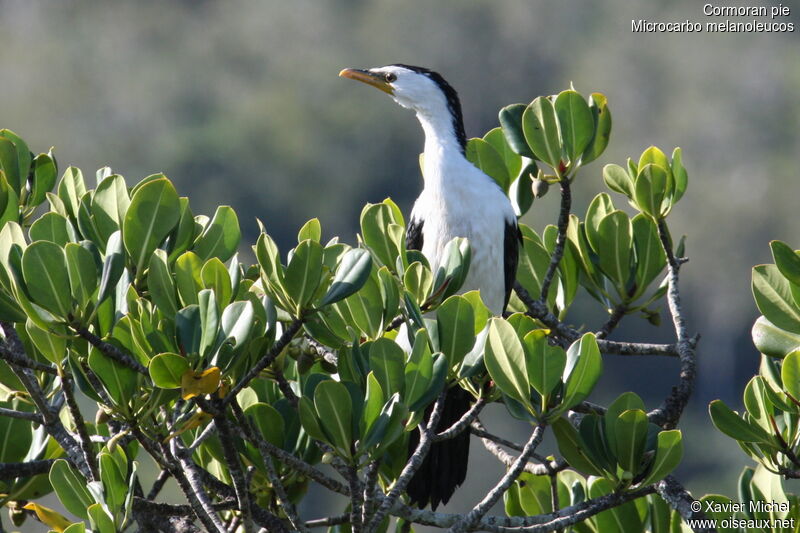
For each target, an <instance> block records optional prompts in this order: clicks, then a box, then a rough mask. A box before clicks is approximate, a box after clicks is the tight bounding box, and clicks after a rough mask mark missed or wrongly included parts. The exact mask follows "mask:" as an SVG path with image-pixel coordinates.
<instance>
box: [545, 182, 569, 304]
mask: <svg viewBox="0 0 800 533" xmlns="http://www.w3.org/2000/svg"><path fill="white" fill-rule="evenodd" d="M560 183H561V210H560V212H559V214H558V236H557V237H556V247H555V249H554V250H553V255H552V256H551V257H550V265H548V267H547V272H546V273H545V275H544V278H543V280H542V292H541V296H540V297H539V301H540V302H541V303H542V304H544V305H547V295H548V293H549V292H550V285H551V284H552V283H553V278H554V277H555V275H556V270H557V269H558V265H559V263H561V259H562V258H563V257H564V247H565V246H566V244H567V227H568V226H569V212H570V209H571V208H572V191H571V190H570V184H569V179H567V178H566V177H564V178H563V179H562V180H561V182H560Z"/></svg>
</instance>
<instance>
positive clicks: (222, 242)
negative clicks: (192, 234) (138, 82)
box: [194, 205, 242, 262]
mask: <svg viewBox="0 0 800 533" xmlns="http://www.w3.org/2000/svg"><path fill="white" fill-rule="evenodd" d="M241 240H242V232H241V230H240V229H239V218H238V217H237V216H236V211H234V210H233V209H232V208H231V207H230V206H227V205H222V206H219V207H217V210H216V212H215V213H214V217H213V218H212V219H211V221H210V222H209V223H208V225H206V227H205V230H204V231H203V233H202V234H201V235H200V237H198V238H197V242H196V243H195V245H194V253H196V254H197V255H198V257H200V259H201V260H202V261H206V260H207V259H210V258H212V257H216V258H218V259H219V260H220V261H222V262H225V261H227V260H228V259H230V258H231V257H233V254H235V253H236V250H237V249H238V248H239V242H240V241H241Z"/></svg>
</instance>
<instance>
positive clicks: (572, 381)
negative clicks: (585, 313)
mask: <svg viewBox="0 0 800 533" xmlns="http://www.w3.org/2000/svg"><path fill="white" fill-rule="evenodd" d="M602 373H603V360H602V358H601V356H600V348H598V346H597V339H596V338H595V336H594V334H593V333H586V334H584V335H583V337H581V338H580V340H577V341H575V342H574V343H573V344H572V346H571V347H570V349H569V351H568V352H567V367H566V369H565V371H564V383H565V388H564V397H563V399H562V400H561V403H562V406H564V407H566V408H571V407H573V406H575V405H576V404H578V403H580V402H582V401H583V400H584V399H586V397H587V396H589V393H590V392H592V389H593V388H594V386H595V384H596V383H597V380H598V379H600V375H601V374H602Z"/></svg>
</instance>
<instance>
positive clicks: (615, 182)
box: [603, 165, 633, 199]
mask: <svg viewBox="0 0 800 533" xmlns="http://www.w3.org/2000/svg"><path fill="white" fill-rule="evenodd" d="M603 181H605V183H606V186H607V187H608V188H609V189H611V190H612V191H615V192H618V193H620V194H624V195H625V196H627V197H628V198H631V199H633V179H631V176H630V174H628V172H627V171H626V170H625V169H624V168H622V167H621V166H619V165H606V166H604V167H603Z"/></svg>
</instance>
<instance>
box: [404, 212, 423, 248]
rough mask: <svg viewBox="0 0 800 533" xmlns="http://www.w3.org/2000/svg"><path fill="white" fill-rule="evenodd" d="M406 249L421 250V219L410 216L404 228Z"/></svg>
mask: <svg viewBox="0 0 800 533" xmlns="http://www.w3.org/2000/svg"><path fill="white" fill-rule="evenodd" d="M406 250H419V251H420V252H421V251H422V220H421V219H419V218H412V219H411V221H410V222H409V223H408V229H406Z"/></svg>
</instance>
